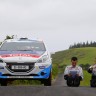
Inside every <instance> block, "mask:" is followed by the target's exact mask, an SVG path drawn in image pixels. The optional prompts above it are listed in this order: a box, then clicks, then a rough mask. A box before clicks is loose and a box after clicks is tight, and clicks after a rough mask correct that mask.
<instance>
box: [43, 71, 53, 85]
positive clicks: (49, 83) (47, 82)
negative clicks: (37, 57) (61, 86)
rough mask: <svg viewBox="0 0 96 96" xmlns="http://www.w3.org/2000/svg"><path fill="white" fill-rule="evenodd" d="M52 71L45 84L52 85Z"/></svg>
mask: <svg viewBox="0 0 96 96" xmlns="http://www.w3.org/2000/svg"><path fill="white" fill-rule="evenodd" d="M51 80H52V73H51V72H50V75H49V78H48V79H46V80H45V81H44V86H51V85H52V83H51Z"/></svg>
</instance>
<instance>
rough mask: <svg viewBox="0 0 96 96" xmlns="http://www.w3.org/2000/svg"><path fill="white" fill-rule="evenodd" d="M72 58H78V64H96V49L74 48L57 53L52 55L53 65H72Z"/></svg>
mask: <svg viewBox="0 0 96 96" xmlns="http://www.w3.org/2000/svg"><path fill="white" fill-rule="evenodd" d="M72 56H76V57H78V64H94V63H95V61H96V59H95V58H96V47H85V48H74V49H69V50H64V51H59V52H56V53H55V54H53V55H52V58H53V64H58V65H59V64H60V65H67V64H70V58H71V57H72Z"/></svg>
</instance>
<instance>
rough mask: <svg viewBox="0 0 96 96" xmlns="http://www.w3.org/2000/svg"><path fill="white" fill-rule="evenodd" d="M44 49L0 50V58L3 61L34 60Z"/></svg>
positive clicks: (19, 61) (21, 61)
mask: <svg viewBox="0 0 96 96" xmlns="http://www.w3.org/2000/svg"><path fill="white" fill-rule="evenodd" d="M44 53H45V51H0V58H1V59H2V60H3V61H4V62H18V63H24V62H36V61H37V60H38V59H39V58H40V57H41V56H42V55H43V54H44Z"/></svg>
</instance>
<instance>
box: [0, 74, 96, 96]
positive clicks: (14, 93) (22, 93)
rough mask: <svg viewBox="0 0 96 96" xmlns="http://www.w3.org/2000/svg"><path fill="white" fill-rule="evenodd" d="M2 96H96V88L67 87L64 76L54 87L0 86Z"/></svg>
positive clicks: (54, 83)
mask: <svg viewBox="0 0 96 96" xmlns="http://www.w3.org/2000/svg"><path fill="white" fill-rule="evenodd" d="M0 96H96V88H91V87H83V86H80V87H67V86H66V83H65V81H64V80H63V75H59V77H58V78H57V79H56V81H54V82H53V84H52V86H51V87H50V86H43V85H42V86H41V85H39V86H37V85H36V86H7V87H6V86H0Z"/></svg>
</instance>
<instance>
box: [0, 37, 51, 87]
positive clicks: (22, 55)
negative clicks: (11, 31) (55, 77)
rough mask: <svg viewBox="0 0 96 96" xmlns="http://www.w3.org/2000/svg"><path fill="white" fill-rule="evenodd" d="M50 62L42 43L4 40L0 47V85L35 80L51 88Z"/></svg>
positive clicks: (26, 40) (28, 40) (24, 39)
mask: <svg viewBox="0 0 96 96" xmlns="http://www.w3.org/2000/svg"><path fill="white" fill-rule="evenodd" d="M51 71H52V61H51V57H50V54H49V52H48V50H47V49H46V46H45V44H44V42H43V41H39V40H30V39H27V38H20V39H9V40H5V41H4V42H3V43H2V45H1V47H0V83H1V85H2V86H7V83H8V81H11V80H17V79H26V80H27V79H32V80H33V79H37V80H40V81H41V82H42V83H43V84H44V85H45V86H51V78H52V75H51Z"/></svg>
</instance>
